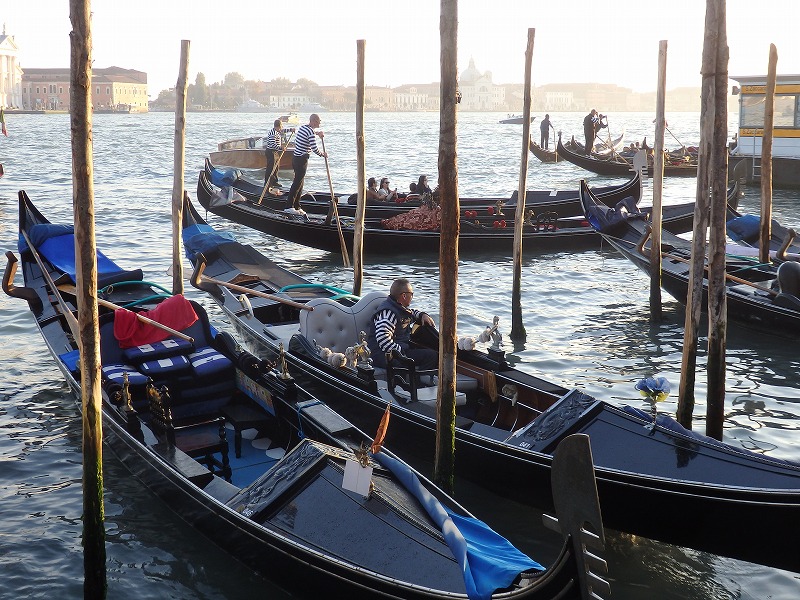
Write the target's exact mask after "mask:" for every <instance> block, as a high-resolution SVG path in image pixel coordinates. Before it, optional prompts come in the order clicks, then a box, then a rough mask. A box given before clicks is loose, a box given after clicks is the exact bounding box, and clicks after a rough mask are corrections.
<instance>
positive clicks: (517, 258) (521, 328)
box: [509, 28, 536, 342]
mask: <svg viewBox="0 0 800 600" xmlns="http://www.w3.org/2000/svg"><path fill="white" fill-rule="evenodd" d="M535 37H536V30H535V29H533V28H530V29H528V44H527V46H526V47H525V88H524V90H523V92H522V94H523V95H522V158H521V159H520V163H519V182H518V185H517V210H516V213H515V215H514V279H513V282H512V284H511V285H512V287H511V332H510V333H509V337H510V338H511V339H512V340H513V341H515V342H524V341H525V338H526V332H525V325H524V323H523V322H522V227H523V226H524V224H525V222H524V221H525V200H526V196H527V193H528V155H529V153H530V139H531V63H532V62H533V40H534V38H535Z"/></svg>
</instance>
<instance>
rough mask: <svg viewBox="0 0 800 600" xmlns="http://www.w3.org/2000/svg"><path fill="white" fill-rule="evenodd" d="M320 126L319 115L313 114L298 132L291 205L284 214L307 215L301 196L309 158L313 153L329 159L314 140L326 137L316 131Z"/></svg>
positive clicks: (293, 163) (290, 193)
mask: <svg viewBox="0 0 800 600" xmlns="http://www.w3.org/2000/svg"><path fill="white" fill-rule="evenodd" d="M319 126H320V118H319V115H318V114H312V115H311V116H310V117H309V118H308V124H307V125H303V126H302V127H300V129H298V130H297V135H296V137H295V140H294V156H293V157H292V168H293V169H294V181H292V187H290V188H289V204H288V205H287V207H286V209H285V211H284V212H288V213H295V214H298V213H299V214H305V211H303V210H302V209H301V208H300V196H302V195H303V180H304V179H305V177H306V169H308V157H309V155H310V154H311V152H313V153H314V154H316V155H317V156H321V157H323V158H327V157H328V155H327V154H326V153H325V152H321V151H320V150H319V149H318V148H317V140H315V139H314V135H315V134H316V135H318V136H319V137H320V138H323V137H325V134H324V133H323V132H322V131H317V132H315V131H314V129H316V128H317V127H319Z"/></svg>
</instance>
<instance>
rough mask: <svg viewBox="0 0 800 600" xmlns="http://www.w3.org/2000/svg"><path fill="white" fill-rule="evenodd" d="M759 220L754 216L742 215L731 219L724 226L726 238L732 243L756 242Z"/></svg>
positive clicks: (759, 225)
mask: <svg viewBox="0 0 800 600" xmlns="http://www.w3.org/2000/svg"><path fill="white" fill-rule="evenodd" d="M760 227H761V219H760V218H759V217H757V216H755V215H742V216H741V217H736V218H735V219H731V220H730V221H728V222H727V223H726V224H725V228H726V229H727V232H728V237H729V238H731V239H732V240H733V241H734V242H748V243H752V242H756V241H758V235H759V233H758V232H759V229H760Z"/></svg>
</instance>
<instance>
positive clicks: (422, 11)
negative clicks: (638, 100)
mask: <svg viewBox="0 0 800 600" xmlns="http://www.w3.org/2000/svg"><path fill="white" fill-rule="evenodd" d="M705 5H706V3H705V2H703V1H702V0H671V1H670V2H664V1H663V0H661V1H653V0H639V2H634V3H620V2H618V1H617V2H613V1H611V0H560V1H556V2H552V1H548V2H544V1H536V0H495V1H494V2H487V1H486V0H460V1H459V3H458V21H459V23H458V71H459V72H462V71H463V70H464V69H466V68H467V66H468V65H469V61H470V60H471V59H472V60H474V61H475V66H476V68H477V69H478V70H479V71H480V72H482V73H485V72H486V71H489V72H491V74H492V80H493V82H494V83H496V84H504V83H522V82H523V81H524V78H525V48H526V45H527V39H528V29H529V28H533V29H535V39H534V49H533V61H532V68H531V74H532V75H531V76H532V81H533V84H534V85H536V86H538V85H544V84H547V83H578V82H582V83H587V82H597V83H611V84H617V85H619V86H621V87H626V88H631V89H632V90H633V91H635V92H648V91H655V90H656V88H657V85H658V76H657V68H658V48H659V41H660V40H666V41H667V43H668V47H667V78H666V86H667V89H673V88H676V87H685V86H690V87H699V86H700V85H701V80H700V65H701V60H702V50H703V30H704V20H705ZM440 8H441V7H440V3H439V2H437V1H436V0H403V1H397V0H391V1H388V2H383V1H381V0H293V1H292V2H290V3H285V2H284V3H281V2H275V1H270V0H227V1H226V2H224V3H223V2H219V1H215V2H211V1H207V0H192V1H191V2H186V1H185V0H184V1H179V0H160V1H155V0H137V1H136V2H133V3H128V2H120V1H119V0H93V1H92V2H91V10H92V40H93V51H92V56H93V59H94V67H95V68H105V67H110V66H117V67H123V68H129V69H136V70H138V71H144V72H146V73H147V75H148V87H149V94H150V97H151V98H155V97H157V96H158V93H159V91H161V90H162V89H166V88H169V87H173V86H174V85H175V83H176V82H177V79H178V71H179V67H180V47H181V40H184V39H186V40H189V41H190V50H189V83H194V81H195V78H196V76H197V74H198V73H199V72H200V73H203V74H204V75H205V77H206V82H207V83H213V82H217V81H222V80H223V79H224V77H225V75H226V74H227V73H230V72H238V73H241V74H242V75H243V76H244V77H245V79H255V80H263V81H269V80H271V79H274V78H276V77H285V78H288V79H290V80H292V81H296V80H297V79H300V78H307V79H310V80H312V81H315V82H316V83H318V84H320V85H355V83H356V60H357V57H356V40H359V39H363V40H366V46H365V80H366V84H367V85H377V86H391V87H396V86H399V85H403V84H408V83H430V82H434V81H439V79H440V60H439V53H440V44H439V39H440V38H439V17H440ZM0 15H2V20H3V23H4V27H5V32H6V34H8V35H13V36H14V40H15V42H16V44H17V45H18V47H19V62H20V64H21V65H22V68H23V69H24V68H25V67H29V68H46V67H63V68H68V67H69V60H70V59H69V57H70V46H69V33H70V31H71V30H72V25H71V23H70V20H69V2H68V0H39V1H38V2H33V1H31V0H0ZM798 22H800V1H798V0H763V1H762V2H757V3H754V2H753V1H752V0H728V2H727V35H728V46H729V48H730V62H729V66H728V72H729V74H730V75H731V76H735V75H762V74H766V71H767V61H768V57H769V45H770V44H771V43H773V44H775V45H776V47H777V50H778V67H777V72H778V73H779V74H798V73H800V36H798V35H797V33H796V29H797V28H796V24H797V23H798Z"/></svg>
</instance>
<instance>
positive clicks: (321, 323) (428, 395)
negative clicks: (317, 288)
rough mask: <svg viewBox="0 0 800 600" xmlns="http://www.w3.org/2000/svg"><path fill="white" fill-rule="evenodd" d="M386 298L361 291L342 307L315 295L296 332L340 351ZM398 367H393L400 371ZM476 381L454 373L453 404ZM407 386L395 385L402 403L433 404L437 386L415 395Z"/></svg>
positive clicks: (378, 373)
mask: <svg viewBox="0 0 800 600" xmlns="http://www.w3.org/2000/svg"><path fill="white" fill-rule="evenodd" d="M385 299H386V294H385V293H383V292H370V293H368V294H365V295H364V296H363V297H362V298H361V299H360V300H359V301H358V302H356V303H355V304H354V305H352V306H344V305H343V304H339V303H338V302H336V301H334V300H331V299H329V298H315V299H313V300H310V301H309V302H308V303H307V306H309V307H313V308H314V310H313V311H308V310H304V311H301V314H300V334H301V335H302V336H303V337H304V338H306V340H308V341H309V342H312V341H313V342H316V344H317V345H318V346H321V347H323V348H329V349H330V350H332V351H333V352H342V353H343V352H344V351H345V349H346V348H347V347H349V346H353V345H354V344H356V343H357V342H358V339H359V333H360V332H362V331H363V332H365V333H366V332H368V331H369V329H370V327H371V325H372V317H373V316H375V312H376V310H377V309H378V306H379V305H380V304H381V303H382V302H383V301H384V300H385ZM401 368H402V367H399V366H398V368H397V370H398V371H399V370H401ZM386 377H387V375H386V370H385V369H380V368H376V369H375V378H376V379H380V380H384V381H385V380H386ZM477 386H478V382H477V381H476V380H475V379H473V378H472V377H467V376H465V375H460V374H459V375H458V376H457V378H456V390H457V394H456V403H457V404H458V405H461V404H464V403H465V402H466V395H465V394H464V393H463V392H466V391H468V390H471V389H475V388H477ZM410 387H411V386H410V385H400V386H397V388H396V389H397V392H396V393H397V397H398V399H400V400H401V401H403V402H408V401H411V400H412V398H414V396H418V397H417V398H416V399H417V400H419V401H421V402H427V403H435V402H436V393H437V388H436V386H435V385H431V386H417V387H416V390H415V391H416V392H417V394H411V389H410Z"/></svg>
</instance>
